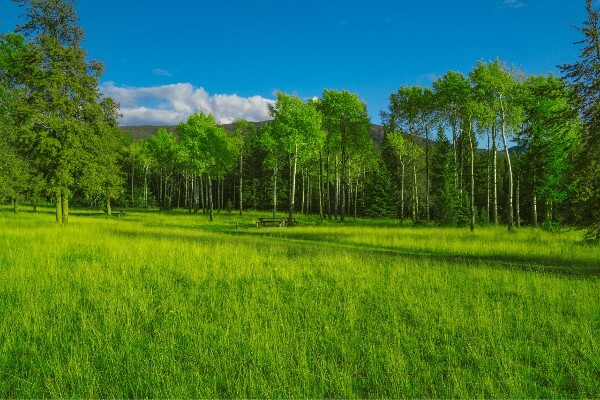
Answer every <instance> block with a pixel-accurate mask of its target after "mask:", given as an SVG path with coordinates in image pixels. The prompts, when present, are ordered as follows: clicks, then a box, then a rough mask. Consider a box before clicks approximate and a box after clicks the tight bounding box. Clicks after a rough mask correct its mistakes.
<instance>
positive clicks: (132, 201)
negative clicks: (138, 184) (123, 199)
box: [131, 166, 135, 208]
mask: <svg viewBox="0 0 600 400" xmlns="http://www.w3.org/2000/svg"><path fill="white" fill-rule="evenodd" d="M134 174H135V168H134V167H133V166H132V167H131V206H132V207H134V208H135V194H134V190H133V176H134Z"/></svg>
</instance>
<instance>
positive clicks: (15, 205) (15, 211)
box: [13, 199, 19, 214]
mask: <svg viewBox="0 0 600 400" xmlns="http://www.w3.org/2000/svg"><path fill="white" fill-rule="evenodd" d="M18 208H19V201H18V200H17V199H13V213H14V214H16V213H17V209H18Z"/></svg>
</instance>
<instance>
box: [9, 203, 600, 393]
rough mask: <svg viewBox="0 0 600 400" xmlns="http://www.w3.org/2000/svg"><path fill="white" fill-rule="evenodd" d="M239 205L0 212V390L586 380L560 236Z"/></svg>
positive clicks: (588, 344)
mask: <svg viewBox="0 0 600 400" xmlns="http://www.w3.org/2000/svg"><path fill="white" fill-rule="evenodd" d="M255 217H256V214H248V215H247V216H246V217H244V218H243V219H240V218H239V217H237V216H235V215H227V214H222V215H220V216H219V217H218V218H217V221H215V222H214V223H212V224H210V223H208V222H207V221H206V220H205V218H203V217H202V216H199V215H187V214H183V213H172V214H171V215H165V214H159V213H136V212H128V214H127V216H126V217H124V218H104V217H93V216H83V215H82V216H73V217H71V223H70V224H69V225H67V226H57V225H55V224H54V223H53V222H52V215H51V214H38V215H35V214H30V213H23V214H17V215H16V216H15V215H11V214H8V213H0V226H2V228H1V229H0V249H1V250H0V397H271V398H274V397H278V398H279V397H286V398H287V397H347V398H353V397H484V396H485V397H500V396H501V397H598V396H599V395H600V383H599V382H600V379H599V377H600V346H599V345H600V343H599V333H598V332H600V290H599V289H600V284H599V281H598V279H597V277H596V275H595V273H596V272H597V265H598V253H597V252H596V251H597V250H594V249H593V248H588V247H583V246H580V245H578V244H577V242H578V240H579V239H578V237H577V236H576V235H575V234H573V233H569V234H567V235H559V236H547V235H546V234H544V233H540V232H537V231H531V232H530V231H525V230H523V231H519V232H517V234H516V235H510V234H508V233H506V232H503V231H501V230H499V229H494V228H490V229H486V230H481V231H480V233H477V235H481V236H476V237H475V239H476V240H478V241H480V243H481V244H482V245H483V246H488V245H487V244H486V242H487V241H490V240H495V241H496V242H497V243H500V244H502V245H501V246H498V248H499V249H495V250H494V248H495V247H494V246H492V245H489V246H488V247H485V248H484V249H481V248H479V247H477V246H471V245H470V244H469V242H468V241H464V243H463V240H464V239H461V238H470V239H471V240H474V237H473V236H469V234H468V233H463V232H462V231H458V230H428V229H421V228H406V229H399V228H396V227H391V226H380V227H374V226H368V224H357V225H349V226H340V225H333V224H324V225H321V226H300V227H296V228H290V229H279V228H273V229H271V228H266V229H258V228H253V227H251V224H252V221H253V219H254V218H255ZM236 223H239V224H241V225H240V228H239V229H236V228H235V226H236V225H235V224H236ZM420 235H423V236H422V238H421V239H419V237H420ZM455 236H456V237H457V239H453V238H454V237H455ZM515 238H519V239H515ZM420 240H421V241H425V242H426V243H422V242H421V241H420ZM461 243H462V244H463V245H464V246H463V247H461ZM507 243H514V244H513V245H511V246H514V247H511V246H509V245H507ZM540 244H541V245H543V246H545V247H547V248H548V249H551V253H550V254H551V261H552V263H551V264H552V266H555V267H556V266H564V267H565V268H566V269H572V268H575V269H578V270H585V271H589V272H590V274H589V276H588V275H569V274H563V273H546V272H544V271H545V270H544V269H543V268H540V269H535V270H533V271H528V270H522V269H513V268H504V267H503V266H504V265H505V264H507V263H508V264H510V263H511V262H510V259H509V257H513V256H515V255H518V256H519V257H518V261H516V263H517V264H523V263H527V262H530V263H532V264H535V263H537V262H538V261H540V260H545V261H548V258H545V257H546V256H545V254H546V253H544V252H542V251H539V250H537V249H536V247H537V246H540ZM502 249H503V250H502ZM521 249H523V250H521ZM521 251H523V252H524V254H520V252H521ZM411 252H416V253H419V255H418V256H415V255H412V254H410V253H411ZM444 254H447V255H453V254H454V255H456V254H458V255H460V257H442V255H444ZM548 262H549V261H548ZM499 265H500V266H501V267H500V268H499V267H498V266H499ZM509 266H510V265H509ZM554 271H555V272H556V270H554ZM559 272H560V271H559Z"/></svg>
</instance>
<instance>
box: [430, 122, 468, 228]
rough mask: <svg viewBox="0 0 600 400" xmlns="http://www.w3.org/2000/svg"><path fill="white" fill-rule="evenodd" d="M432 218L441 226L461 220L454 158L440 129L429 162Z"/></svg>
mask: <svg viewBox="0 0 600 400" xmlns="http://www.w3.org/2000/svg"><path fill="white" fill-rule="evenodd" d="M431 172H432V179H431V187H432V192H431V197H432V201H431V204H432V213H431V214H432V218H433V220H434V221H436V222H437V223H438V224H440V225H443V226H456V225H458V224H459V222H461V221H462V220H463V218H462V216H461V214H460V209H459V202H460V192H459V191H458V190H457V188H456V186H455V183H454V179H455V172H454V159H453V155H452V146H451V144H450V141H449V140H448V138H446V136H445V135H444V132H443V131H442V129H440V130H439V131H438V137H437V143H436V145H435V147H434V150H433V156H432V162H431Z"/></svg>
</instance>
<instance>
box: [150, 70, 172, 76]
mask: <svg viewBox="0 0 600 400" xmlns="http://www.w3.org/2000/svg"><path fill="white" fill-rule="evenodd" d="M152 73H153V74H154V75H158V76H173V75H171V73H170V72H169V71H167V70H166V69H161V68H154V69H153V70H152Z"/></svg>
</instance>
